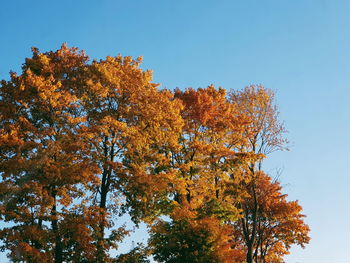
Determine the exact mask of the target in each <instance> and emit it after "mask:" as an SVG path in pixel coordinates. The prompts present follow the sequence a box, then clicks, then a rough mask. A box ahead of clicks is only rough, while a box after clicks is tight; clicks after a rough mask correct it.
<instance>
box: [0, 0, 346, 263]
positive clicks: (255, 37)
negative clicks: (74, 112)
mask: <svg viewBox="0 0 350 263" xmlns="http://www.w3.org/2000/svg"><path fill="white" fill-rule="evenodd" d="M349 13H350V1H348V0H344V1H342V0H255V1H253V0H216V1H215V0H176V1H174V0H158V1H156V0H148V1H146V0H125V1H118V0H109V1H108V0H99V1H92V0H91V1H88V0H84V1H83V0H81V1H71V0H70V1H69V0H59V1H35V0H30V1H29V0H22V1H19V0H12V1H9V0H8V1H6V0H4V1H1V3H0V40H1V42H0V43H1V44H0V47H1V49H0V79H4V78H5V79H7V78H8V72H9V71H10V70H14V71H19V69H20V66H21V64H22V63H23V62H24V58H25V57H28V56H30V54H31V52H30V48H31V46H36V47H38V48H39V49H40V50H41V51H43V52H44V51H49V50H56V49H58V48H59V47H60V45H61V44H62V43H63V42H67V43H68V45H69V46H77V47H79V48H81V49H84V50H86V52H87V54H88V55H89V56H90V57H91V58H96V59H100V58H104V57H105V56H107V55H112V56H114V55H117V54H122V55H131V56H140V55H142V56H143V57H144V63H143V66H142V67H143V68H145V69H153V70H154V80H155V82H158V83H161V84H162V86H163V87H167V88H169V89H173V88H175V87H180V88H186V87H194V88H198V87H205V86H207V85H209V84H214V85H216V86H222V87H224V88H226V89H241V88H243V87H244V86H246V85H250V84H262V85H264V86H265V87H267V88H270V89H273V90H275V91H276V93H277V95H276V99H277V103H278V105H279V108H280V112H281V119H282V120H284V121H285V124H286V127H287V129H288V130H289V134H288V138H289V140H290V141H291V142H292V147H291V151H289V152H282V153H276V154H273V155H272V156H270V158H269V160H268V162H267V164H266V169H267V170H268V171H271V172H272V173H273V172H274V171H275V170H276V169H282V170H283V172H282V175H281V177H280V179H281V181H282V184H283V185H284V192H286V193H288V194H289V197H290V199H293V200H294V199H298V200H299V201H300V204H301V205H302V206H303V207H304V213H305V214H306V215H307V219H306V221H307V223H308V224H309V225H310V227H311V237H312V240H311V242H310V244H309V245H307V247H306V248H305V249H304V250H302V249H300V248H293V249H292V254H291V255H290V256H287V257H286V262H287V263H297V262H298V263H332V262H339V263H346V262H349V260H350V259H349V256H348V251H349V248H348V246H349V236H350V229H349V228H348V223H349V216H350V208H349V203H350V190H349V187H350V176H349V172H348V164H349V163H350V155H349V152H348V151H349V149H350V136H349V135H350V122H349V116H350V91H349V87H350V52H349V49H350V15H349ZM135 238H137V239H138V240H140V239H145V238H146V237H145V236H144V234H138V236H137V237H135ZM124 246H126V245H124ZM128 246H129V245H128ZM0 262H6V259H5V257H4V255H0Z"/></svg>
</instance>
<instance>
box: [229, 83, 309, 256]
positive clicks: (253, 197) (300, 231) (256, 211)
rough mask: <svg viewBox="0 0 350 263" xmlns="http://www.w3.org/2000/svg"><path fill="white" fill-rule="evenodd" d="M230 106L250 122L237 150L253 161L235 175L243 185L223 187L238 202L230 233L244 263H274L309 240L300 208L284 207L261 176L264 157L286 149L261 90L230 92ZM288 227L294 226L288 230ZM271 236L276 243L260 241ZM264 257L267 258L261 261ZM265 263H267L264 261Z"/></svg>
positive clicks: (270, 97) (270, 100)
mask: <svg viewBox="0 0 350 263" xmlns="http://www.w3.org/2000/svg"><path fill="white" fill-rule="evenodd" d="M230 101H231V103H233V104H235V105H237V107H238V108H239V109H240V110H241V111H242V112H243V113H244V114H245V115H246V116H248V117H249V119H250V124H249V126H248V127H249V129H248V130H247V131H246V132H245V136H246V137H247V138H248V143H247V144H245V145H243V148H242V149H241V150H243V151H246V152H252V153H254V154H256V156H257V157H258V158H256V159H251V160H250V161H249V162H248V164H247V166H245V167H243V169H241V170H240V171H237V173H236V174H237V175H240V177H241V178H243V180H241V181H240V182H239V183H238V184H237V183H236V182H235V183H229V184H230V185H231V187H232V191H230V190H229V191H228V192H230V193H231V194H233V195H237V196H238V198H237V200H238V202H237V203H236V206H237V207H238V208H239V209H240V210H241V218H240V219H239V220H238V221H236V222H234V229H235V231H236V235H237V236H238V237H241V241H242V242H243V244H244V249H245V251H246V261H247V263H253V262H256V263H260V262H280V261H281V260H282V256H283V255H284V254H286V253H287V251H288V249H289V247H290V244H293V243H296V244H300V245H301V246H304V244H305V243H307V242H308V240H309V238H308V227H307V225H306V224H305V223H304V222H303V220H302V218H303V215H302V214H300V211H301V207H300V206H299V205H298V204H297V203H296V202H287V201H286V200H285V196H283V195H281V193H280V192H279V191H280V190H281V187H280V186H279V184H277V183H272V182H271V179H270V177H268V176H267V175H266V174H265V173H263V172H262V163H263V160H264V158H266V156H267V155H268V154H270V153H272V152H274V151H277V150H284V149H287V148H286V145H287V143H288V141H287V140H286V139H285V137H284V134H285V133H286V130H285V128H284V126H283V124H282V123H280V121H279V119H278V110H277V107H276V106H275V104H274V93H273V92H272V91H271V90H268V89H265V88H264V87H262V86H249V87H246V88H245V89H244V90H242V91H234V92H231V94H230ZM234 169H237V168H236V167H234ZM271 206H274V208H272V207H271ZM278 208H280V209H281V210H282V211H279V210H278ZM274 209H275V210H274ZM267 213H268V214H269V216H270V219H271V220H276V222H275V223H273V224H270V222H269V220H270V219H268V217H267ZM274 213H275V214H274ZM282 214H283V216H284V217H285V218H290V221H288V223H286V222H281V221H280V220H282V218H281V215H282ZM277 218H278V219H277ZM292 222H293V223H295V225H294V226H293V223H292ZM280 224H281V225H286V224H290V227H291V229H290V231H289V232H288V231H287V232H288V233H286V232H285V233H283V232H284V231H283V230H286V229H285V228H283V227H282V228H278V227H276V225H280ZM263 228H264V230H262V229H263ZM237 231H238V232H237ZM274 231H276V232H275V233H274V234H271V235H272V236H274V235H275V236H274V237H275V238H276V240H273V241H272V240H271V239H273V237H271V236H270V237H265V236H264V237H263V235H265V234H266V233H267V232H269V233H271V232H274ZM262 232H264V234H262ZM298 235H299V237H296V236H298ZM284 238H285V240H284ZM271 243H273V244H276V246H273V245H272V244H271ZM282 244H284V245H282ZM269 246H273V249H272V248H271V247H270V248H271V249H268V248H269ZM259 249H260V250H259ZM267 251H269V254H268V256H267V257H266V255H267V254H266V253H267ZM264 253H265V254H264ZM267 258H270V259H271V258H273V259H272V261H266V260H267ZM274 260H275V261H274Z"/></svg>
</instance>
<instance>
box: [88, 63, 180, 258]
mask: <svg viewBox="0 0 350 263" xmlns="http://www.w3.org/2000/svg"><path fill="white" fill-rule="evenodd" d="M140 63H141V58H138V59H136V60H133V59H131V58H130V57H124V58H123V57H121V56H118V57H107V58H106V59H105V60H101V61H99V62H97V61H94V62H93V63H92V64H91V66H90V67H89V68H88V78H87V81H86V91H85V93H84V97H83V104H84V108H85V110H86V114H87V121H86V126H85V131H86V133H87V134H88V136H89V144H90V146H91V149H92V152H93V154H94V160H95V163H96V165H97V166H98V167H99V168H100V170H101V171H102V173H101V175H100V184H99V185H98V187H97V188H96V189H95V190H94V195H95V198H94V201H93V203H92V205H94V206H97V207H98V209H99V211H100V220H99V226H98V229H97V232H96V234H97V238H98V241H97V246H98V255H97V262H106V258H107V254H106V253H107V252H108V249H109V244H111V243H110V241H111V239H110V238H109V239H105V229H106V228H107V227H109V226H112V223H113V222H112V217H111V216H112V214H113V213H112V212H113V211H117V213H114V216H115V215H117V214H118V213H120V212H123V211H125V210H127V211H129V213H130V215H131V217H132V219H133V221H134V222H138V221H139V220H140V218H145V217H147V216H152V213H151V212H152V211H153V212H154V213H156V209H157V207H158V205H161V203H162V202H161V201H162V197H164V196H165V195H166V193H167V192H166V190H167V185H168V183H169V180H171V177H172V173H171V171H170V172H163V171H161V170H160V171H157V169H159V167H161V166H164V165H168V163H169V161H170V159H169V158H167V157H166V156H164V155H163V154H161V152H162V151H163V148H166V149H168V148H169V149H171V148H173V147H176V145H177V138H178V133H179V130H180V129H181V126H182V120H181V118H180V115H179V111H180V109H181V105H180V104H179V103H178V102H177V101H176V100H171V97H172V94H171V93H169V92H167V91H158V90H157V88H156V87H157V85H156V84H154V83H152V82H151V80H152V73H151V71H143V70H142V69H140V67H139V65H140ZM156 197H157V198H156ZM112 234H114V233H112Z"/></svg>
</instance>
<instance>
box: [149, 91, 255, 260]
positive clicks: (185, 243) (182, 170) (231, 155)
mask: <svg viewBox="0 0 350 263" xmlns="http://www.w3.org/2000/svg"><path fill="white" fill-rule="evenodd" d="M175 98H176V99H179V100H180V101H181V102H182V104H183V105H184V108H183V110H182V112H181V115H182V118H183V119H184V122H185V125H184V127H183V129H182V132H181V136H180V138H179V142H180V148H176V149H175V151H170V155H171V160H172V162H171V167H170V168H172V169H173V170H174V171H175V172H176V178H175V179H174V180H173V181H172V184H171V185H172V189H171V188H170V193H171V195H170V196H169V197H171V199H172V201H173V205H172V210H171V211H170V212H169V214H168V215H169V216H170V218H171V222H166V221H158V223H157V224H156V225H155V226H153V228H152V234H151V246H152V247H153V248H154V253H155V258H156V259H158V260H159V261H160V262H216V261H218V262H235V261H234V257H233V253H236V251H233V250H231V248H230V245H229V233H228V230H227V229H228V227H227V225H226V224H225V220H226V221H228V220H236V219H237V218H238V214H239V211H238V209H237V208H236V207H235V206H234V205H233V202H232V200H231V196H229V195H225V189H224V188H225V185H226V183H225V182H226V181H227V180H229V179H230V174H229V173H228V172H227V168H226V166H228V164H230V165H233V164H235V165H237V166H239V165H240V162H245V160H244V159H245V158H246V157H247V156H246V155H245V154H241V153H237V152H236V151H235V149H236V148H238V146H239V145H240V144H242V143H244V140H245V139H244V137H243V136H242V135H243V134H242V133H243V131H244V129H243V127H244V126H245V125H246V124H247V123H248V122H247V120H246V118H244V116H241V115H239V112H238V111H237V109H236V108H235V107H234V105H233V104H230V103H229V101H228V100H227V98H226V91H225V90H224V89H221V88H219V89H216V88H215V87H214V86H209V87H207V88H205V89H198V90H194V89H187V90H185V91H184V92H182V91H180V90H176V91H175ZM247 155H249V154H247ZM181 240H182V241H181ZM230 256H231V257H230ZM214 258H215V260H214Z"/></svg>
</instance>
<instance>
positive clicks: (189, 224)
mask: <svg viewBox="0 0 350 263" xmlns="http://www.w3.org/2000/svg"><path fill="white" fill-rule="evenodd" d="M32 51H33V54H32V57H31V58H27V59H26V60H25V62H24V64H23V66H22V72H21V73H20V74H17V73H14V72H11V73H10V79H9V80H2V81H1V84H0V155H1V159H0V220H1V222H2V224H1V226H2V227H1V230H0V240H1V241H2V243H0V244H1V249H2V250H3V251H5V250H6V251H7V252H8V257H9V259H10V260H11V261H12V262H23V261H24V262H48V263H49V262H50V263H51V262H54V263H62V262H101V263H102V262H149V261H148V259H147V257H148V256H149V255H153V257H154V259H155V260H157V261H158V262H166V263H176V262H179V263H180V262H198V263H199V262H203V263H204V262H213V263H214V262H218V263H229V262H231V263H238V262H241V263H242V262H248V263H253V262H255V263H267V262H271V263H273V262H274V263H276V262H283V256H284V255H285V254H287V253H288V251H289V249H290V247H291V246H292V245H293V244H297V245H300V246H301V247H304V246H305V244H307V243H308V242H309V236H308V232H309V228H308V226H307V225H306V224H305V223H304V220H303V218H304V217H305V216H304V215H303V214H301V210H302V208H301V206H300V205H299V204H298V202H297V201H288V200H287V199H286V196H287V195H286V194H283V193H282V187H281V185H280V184H279V182H277V181H274V180H273V179H272V178H271V176H270V175H268V174H267V173H266V172H264V171H263V165H262V164H263V161H264V159H265V158H267V157H268V154H269V153H271V152H273V151H276V150H284V149H286V148H287V143H288V141H287V139H286V138H285V133H286V130H285V128H284V125H283V123H281V122H280V120H279V117H278V109H277V107H276V105H275V102H274V93H273V92H272V91H271V90H269V89H266V88H264V87H263V86H254V85H253V86H249V87H246V88H245V89H243V90H239V91H235V90H231V91H226V90H225V89H223V88H216V87H215V86H213V85H210V86H208V87H206V88H199V89H193V88H188V89H185V90H181V89H176V90H175V91H169V90H160V89H158V84H156V83H153V82H152V72H151V71H149V70H143V69H142V68H141V67H140V65H141V62H142V58H141V57H139V58H136V59H133V58H131V57H123V56H121V55H119V56H116V57H106V58H105V59H102V60H99V61H97V60H93V61H90V60H89V58H88V57H87V56H86V54H85V53H84V52H83V51H79V49H77V48H69V47H67V46H66V45H62V47H61V48H60V49H59V50H57V51H49V52H45V53H41V52H40V51H39V50H38V49H36V48H33V49H32ZM123 214H128V215H130V217H131V219H132V221H133V222H134V223H135V224H138V223H140V222H145V223H147V224H148V226H149V229H150V240H149V244H146V247H143V246H142V245H139V246H138V247H136V248H134V249H133V250H132V251H130V252H129V253H127V254H122V255H119V256H117V257H116V258H113V257H112V256H111V255H110V253H109V251H110V250H111V249H113V248H117V247H118V242H122V240H123V238H124V237H125V236H126V235H128V234H129V233H130V230H129V229H126V227H124V226H119V225H118V218H119V217H120V216H121V215H123Z"/></svg>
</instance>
